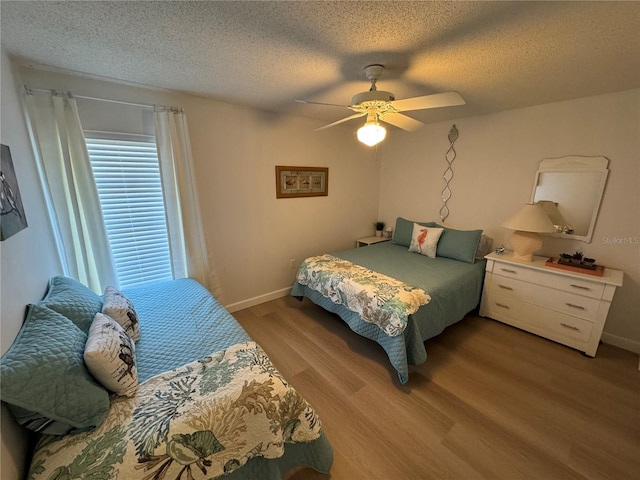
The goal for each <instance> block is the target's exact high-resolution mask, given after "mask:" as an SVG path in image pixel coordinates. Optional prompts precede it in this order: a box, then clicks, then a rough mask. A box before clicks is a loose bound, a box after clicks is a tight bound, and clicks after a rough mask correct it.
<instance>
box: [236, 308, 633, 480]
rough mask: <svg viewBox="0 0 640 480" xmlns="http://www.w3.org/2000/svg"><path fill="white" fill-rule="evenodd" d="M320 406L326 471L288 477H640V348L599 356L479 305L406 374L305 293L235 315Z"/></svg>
mask: <svg viewBox="0 0 640 480" xmlns="http://www.w3.org/2000/svg"><path fill="white" fill-rule="evenodd" d="M234 316H235V317H236V318H237V319H238V321H239V322H240V323H241V324H242V326H243V327H244V328H245V329H246V330H247V332H248V333H249V335H251V337H252V338H253V339H254V340H255V341H256V342H258V343H259V344H260V345H261V346H262V347H263V348H264V349H265V351H266V352H267V354H268V355H269V357H270V358H271V360H272V361H273V363H274V364H275V365H276V367H277V368H278V369H279V370H280V371H281V372H282V374H283V375H284V376H285V377H286V378H287V380H289V381H290V382H291V383H292V384H293V385H294V386H295V388H296V389H297V390H298V391H299V392H300V393H301V394H302V395H303V396H304V397H305V398H306V399H307V400H308V401H309V403H311V405H313V407H314V408H315V409H316V410H317V411H318V413H319V415H320V418H321V419H322V421H323V428H324V430H325V432H326V434H327V436H328V438H329V441H330V442H331V444H332V446H333V449H334V454H335V456H334V464H333V468H332V470H331V475H330V476H327V475H322V474H319V473H317V472H314V471H312V470H311V469H308V468H307V469H299V470H296V471H294V472H291V473H290V475H289V476H288V480H316V479H317V480H320V479H324V480H326V479H327V478H331V479H332V480H359V479H367V480H370V479H371V480H428V479H463V480H466V479H488V480H494V479H495V480H500V479H505V480H515V479H536V480H542V479H544V480H547V479H548V480H554V479H558V480H564V479H576V480H578V479H579V480H600V479H616V480H618V479H620V480H622V479H637V478H640V372H639V371H638V357H637V355H636V354H633V353H631V352H627V351H625V350H621V349H619V348H616V347H613V346H610V345H606V344H602V345H600V347H599V349H598V354H597V356H596V357H595V358H589V357H586V356H584V355H582V354H581V353H580V352H578V351H576V350H573V349H570V348H568V347H564V346H562V345H558V344H556V343H554V342H551V341H549V340H545V339H543V338H540V337H537V336H535V335H532V334H529V333H526V332H523V331H520V330H518V329H515V328H513V327H510V326H507V325H504V324H501V323H499V322H495V321H492V320H489V319H484V318H481V317H479V316H477V315H473V314H470V315H468V316H467V317H466V318H465V319H464V320H462V321H461V322H459V323H457V324H455V325H453V326H451V327H449V328H448V329H447V330H445V332H444V333H443V334H441V335H440V336H438V337H436V338H434V339H431V340H429V341H427V342H426V347H427V354H428V359H427V361H426V362H425V363H423V364H422V365H418V366H411V367H410V374H409V383H408V384H407V385H401V384H400V382H399V380H398V377H397V374H396V372H395V370H394V369H393V368H392V367H391V365H390V364H389V360H388V358H387V356H386V354H385V352H384V350H383V349H382V348H381V347H380V346H379V345H377V344H376V343H374V342H372V341H370V340H367V339H365V338H363V337H360V336H359V335H357V334H355V333H354V332H352V331H351V330H350V329H349V327H348V326H347V325H346V324H345V323H344V322H343V321H342V320H340V318H339V317H337V316H335V315H333V314H331V313H328V312H326V311H325V310H323V309H322V308H320V307H318V306H316V305H314V304H313V303H312V302H311V301H309V300H307V299H305V300H304V301H302V302H299V301H298V300H295V299H293V298H291V297H283V298H279V299H276V300H272V301H270V302H266V303H263V304H260V305H257V306H255V307H252V308H249V309H246V310H242V311H239V312H236V313H234Z"/></svg>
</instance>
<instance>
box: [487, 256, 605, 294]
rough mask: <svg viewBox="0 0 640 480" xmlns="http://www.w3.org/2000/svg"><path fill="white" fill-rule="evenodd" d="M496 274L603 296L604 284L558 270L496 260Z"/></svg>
mask: <svg viewBox="0 0 640 480" xmlns="http://www.w3.org/2000/svg"><path fill="white" fill-rule="evenodd" d="M493 273H494V275H500V276H501V277H508V278H515V279H518V280H521V281H523V282H527V283H535V284H536V285H542V286H544V287H549V288H552V289H554V290H562V291H564V292H569V293H575V294H577V295H582V296H584V297H591V298H598V299H599V298H602V293H603V292H604V284H602V283H599V282H597V281H593V282H592V281H589V280H588V279H582V278H576V277H575V276H566V277H565V276H563V275H559V274H558V272H544V271H540V270H539V269H532V268H527V267H521V266H519V265H513V264H505V263H500V262H495V263H494V266H493Z"/></svg>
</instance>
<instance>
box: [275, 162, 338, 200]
mask: <svg viewBox="0 0 640 480" xmlns="http://www.w3.org/2000/svg"><path fill="white" fill-rule="evenodd" d="M328 194H329V169H328V168H325V167H289V166H276V198H294V197H318V196H326V195H328Z"/></svg>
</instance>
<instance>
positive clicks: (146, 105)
mask: <svg viewBox="0 0 640 480" xmlns="http://www.w3.org/2000/svg"><path fill="white" fill-rule="evenodd" d="M24 89H25V92H26V93H27V94H29V95H34V94H48V95H61V96H65V95H66V96H69V97H73V98H81V99H83V100H94V101H97V102H107V103H117V104H120V105H129V106H131V107H140V108H150V109H153V110H156V109H166V110H171V111H172V112H183V111H184V110H183V109H182V108H178V107H172V106H168V105H152V104H149V103H134V102H125V101H122V100H111V99H109V98H99V97H89V96H86V95H75V94H72V93H71V92H63V91H58V90H46V89H43V88H29V87H27V86H26V85H25V86H24Z"/></svg>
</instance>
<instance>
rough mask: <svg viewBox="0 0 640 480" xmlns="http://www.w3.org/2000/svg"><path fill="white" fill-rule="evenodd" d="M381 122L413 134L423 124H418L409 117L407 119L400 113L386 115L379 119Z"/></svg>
mask: <svg viewBox="0 0 640 480" xmlns="http://www.w3.org/2000/svg"><path fill="white" fill-rule="evenodd" d="M380 120H382V121H383V122H387V123H390V124H391V125H393V126H395V127H398V128H401V129H403V130H406V131H407V132H415V131H416V130H418V129H419V128H421V127H423V126H424V123H422V122H419V121H418V120H415V119H413V118H411V117H407V116H406V115H403V114H401V113H387V114H385V115H382V116H381V117H380Z"/></svg>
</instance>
